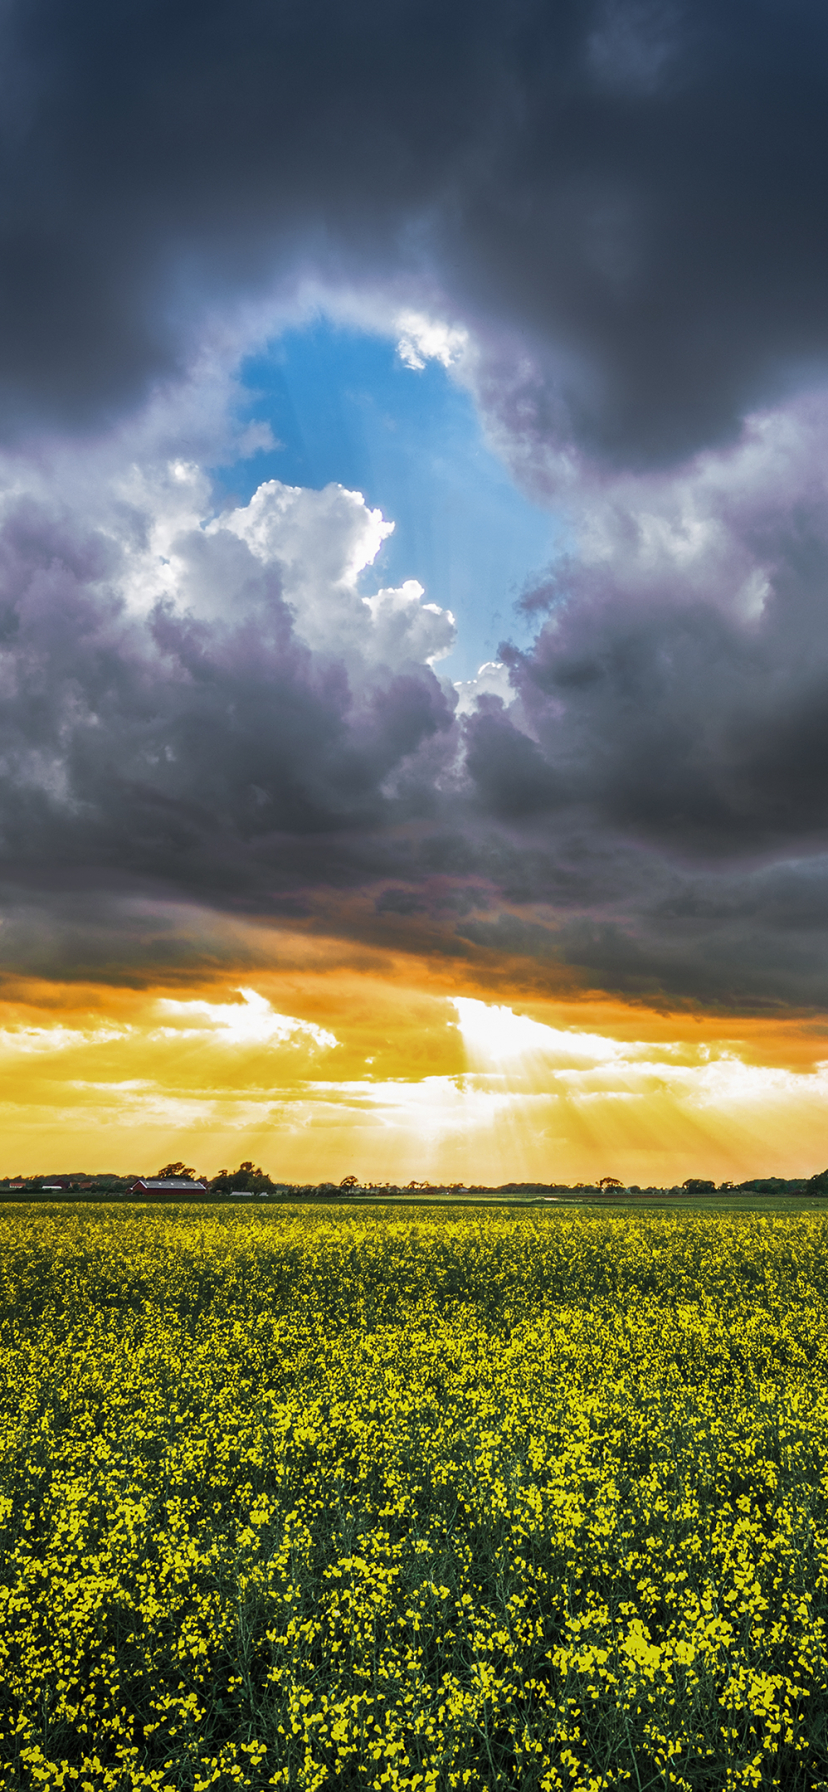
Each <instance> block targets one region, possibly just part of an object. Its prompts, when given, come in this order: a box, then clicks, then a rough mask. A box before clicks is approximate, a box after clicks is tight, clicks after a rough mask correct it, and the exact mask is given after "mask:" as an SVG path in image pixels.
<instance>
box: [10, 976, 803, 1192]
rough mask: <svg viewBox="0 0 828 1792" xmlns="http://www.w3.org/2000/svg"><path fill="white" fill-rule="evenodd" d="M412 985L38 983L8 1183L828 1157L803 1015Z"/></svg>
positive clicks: (324, 980)
mask: <svg viewBox="0 0 828 1792" xmlns="http://www.w3.org/2000/svg"><path fill="white" fill-rule="evenodd" d="M409 971H410V967H409V966H407V965H405V964H403V965H397V966H389V965H388V964H386V965H384V966H383V967H382V973H381V974H375V975H373V976H372V975H371V974H370V973H367V972H364V971H363V972H362V973H355V972H354V971H353V970H348V969H344V968H343V969H341V970H340V971H339V972H334V971H330V970H326V971H325V972H320V971H318V970H313V969H312V970H309V971H307V970H305V971H303V970H298V969H294V970H293V971H292V972H291V973H290V974H289V975H288V976H287V977H286V978H280V977H279V975H278V974H274V972H273V971H272V970H269V971H266V972H263V973H261V974H260V975H259V976H257V977H256V979H255V984H254V983H253V982H249V983H248V982H247V981H246V982H245V983H244V984H240V985H235V986H234V985H232V984H229V983H226V982H224V981H223V982H222V983H221V984H220V985H218V986H212V985H211V986H207V987H205V986H201V987H200V988H199V989H198V991H196V990H195V989H192V990H191V991H190V992H189V993H188V994H186V995H184V994H182V993H181V990H180V986H179V987H177V989H176V993H175V994H172V993H167V992H163V991H162V990H157V991H141V992H129V991H124V990H123V989H121V990H117V991H112V990H110V989H106V988H103V987H101V986H97V987H95V986H84V987H82V988H80V989H76V988H73V987H72V986H67V985H65V986H63V987H62V988H61V989H60V990H59V991H56V990H55V989H54V988H50V989H49V992H48V1006H46V1005H45V1004H44V1003H43V995H44V992H43V991H42V990H41V991H40V992H39V993H40V997H41V1001H40V1003H38V1000H37V994H38V992H37V991H36V990H35V989H33V988H32V989H30V990H29V992H28V999H27V1000H25V1001H18V1002H16V1003H14V1004H7V1005H6V1009H5V1012H4V1014H3V1025H2V1027H1V1028H0V1076H2V1097H1V1099H2V1114H3V1132H4V1141H5V1150H6V1156H7V1163H6V1173H7V1174H14V1173H21V1174H31V1173H32V1172H33V1171H35V1170H36V1169H37V1168H39V1167H42V1166H43V1165H44V1164H46V1163H47V1162H48V1164H51V1165H52V1167H53V1168H57V1167H58V1164H59V1163H60V1164H61V1165H64V1166H65V1167H66V1168H68V1169H72V1168H75V1169H79V1168H83V1167H84V1166H85V1165H87V1164H90V1163H91V1164H93V1165H97V1164H98V1163H99V1162H100V1164H101V1165H102V1166H105V1167H106V1168H107V1169H111V1170H113V1171H115V1172H118V1173H121V1174H124V1173H128V1172H130V1171H134V1172H135V1173H139V1172H140V1171H141V1170H142V1168H144V1167H145V1165H146V1163H147V1162H148V1163H149V1164H150V1165H152V1164H153V1163H154V1162H155V1160H156V1159H157V1160H158V1162H162V1161H166V1160H168V1159H171V1158H174V1157H179V1158H183V1159H186V1161H187V1162H188V1163H192V1164H193V1165H194V1166H195V1167H196V1168H197V1169H198V1170H199V1172H200V1173H205V1174H208V1175H215V1174H216V1173H217V1171H218V1169H219V1168H220V1167H221V1166H222V1165H224V1164H226V1163H228V1162H231V1161H232V1162H236V1161H238V1160H239V1159H240V1158H242V1157H249V1158H255V1160H256V1161H257V1162H262V1163H263V1164H264V1165H265V1167H266V1168H267V1169H268V1170H269V1172H270V1174H271V1176H273V1177H274V1179H276V1180H281V1181H285V1182H305V1181H315V1180H331V1181H337V1182H338V1181H339V1180H340V1179H341V1177H342V1176H343V1175H345V1174H346V1173H348V1172H349V1171H354V1172H355V1173H356V1174H357V1175H358V1176H359V1178H360V1180H362V1181H365V1182H385V1181H394V1182H399V1183H404V1182H407V1181H409V1180H410V1179H412V1178H414V1179H416V1180H420V1181H425V1180H427V1181H430V1182H433V1183H447V1182H463V1183H474V1182H491V1183H494V1184H497V1183H500V1182H505V1181H530V1180H533V1179H536V1180H539V1181H542V1182H562V1183H564V1182H569V1183H575V1182H590V1181H593V1180H595V1179H596V1178H598V1177H599V1176H601V1175H607V1174H612V1175H617V1176H618V1177H619V1178H620V1179H621V1180H622V1181H624V1182H627V1183H631V1182H637V1183H639V1184H640V1185H641V1186H642V1187H645V1186H647V1185H649V1184H655V1185H657V1186H662V1185H670V1184H672V1183H675V1182H681V1181H683V1180H684V1179H685V1177H686V1176H688V1175H692V1174H700V1175H706V1176H709V1177H713V1178H715V1179H716V1180H717V1181H724V1180H730V1181H739V1180H740V1179H742V1178H744V1177H747V1176H749V1175H750V1174H756V1173H757V1172H756V1169H755V1166H756V1164H757V1163H760V1164H761V1165H762V1166H764V1170H763V1173H765V1174H767V1175H778V1174H785V1173H787V1174H790V1175H796V1174H797V1173H799V1174H801V1175H805V1174H811V1173H812V1171H813V1166H814V1164H815V1163H817V1162H818V1160H819V1158H820V1154H821V1153H823V1154H824V1147H823V1136H824V1135H823V1126H824V1116H825V1104H826V1099H828V1050H827V1049H826V1043H825V1039H824V1036H822V1035H821V1034H820V1033H819V1031H817V1030H814V1028H813V1026H812V1024H811V1023H808V1022H802V1021H800V1022H794V1021H791V1022H788V1023H787V1024H784V1025H780V1024H779V1023H775V1024H774V1023H770V1022H768V1021H767V1020H759V1021H756V1020H753V1021H748V1022H746V1021H742V1022H740V1023H739V1024H738V1026H737V1025H734V1023H733V1022H732V1021H730V1022H728V1023H727V1025H726V1026H725V1025H724V1024H723V1023H722V1022H721V1020H719V1021H717V1022H715V1023H713V1024H711V1025H709V1026H705V1022H704V1018H703V1017H700V1016H698V1015H689V1016H688V1015H687V1014H686V1013H685V1014H672V1015H671V1014H663V1013H658V1012H655V1011H653V1010H647V1009H645V1008H640V1007H633V1006H631V1005H629V1006H627V1007H624V1006H623V1005H622V1004H618V1003H617V1002H616V1003H608V1002H603V1003H602V1002H601V1001H600V1000H599V1001H595V1000H593V1001H584V1002H582V1003H580V1004H578V1003H575V1002H571V1001H570V1002H568V1003H560V1002H549V1003H546V1004H544V1003H542V1002H538V1001H532V1002H531V1003H530V1004H528V1005H527V1004H526V1003H525V1002H521V1001H520V1000H519V999H518V1000H516V1001H515V1003H514V1006H511V1005H509V1004H507V1003H505V1002H503V1001H497V1002H492V1001H490V1000H484V999H482V997H481V996H474V995H470V994H467V995H462V996H448V995H446V994H444V993H443V991H442V990H441V988H440V987H439V982H440V978H439V976H435V977H433V978H430V977H429V972H428V967H427V966H423V967H422V973H423V974H422V978H421V979H417V980H415V982H414V984H413V985H410V984H407V983H406V981H405V974H406V973H407V972H409ZM246 975H249V972H248V973H246ZM429 982H431V983H432V985H433V986H432V987H431V988H429ZM435 985H436V987H435ZM322 1016H324V1022H323V1019H322V1018H321V1017H322ZM823 1054H824V1055H823Z"/></svg>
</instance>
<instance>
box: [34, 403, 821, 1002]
mask: <svg viewBox="0 0 828 1792" xmlns="http://www.w3.org/2000/svg"><path fill="white" fill-rule="evenodd" d="M783 422H784V423H785V429H782V425H777V426H776V433H774V429H768V430H765V433H764V435H762V433H761V431H760V435H759V438H758V439H757V441H754V442H753V443H750V442H749V443H748V444H747V445H746V446H745V448H744V449H743V451H742V460H743V464H742V465H741V467H740V468H735V467H734V465H733V462H732V459H729V458H728V457H727V456H722V457H720V460H719V461H718V463H716V464H714V463H712V462H710V461H708V463H707V465H706V469H705V470H704V472H703V474H702V473H700V472H697V473H696V475H695V476H690V475H687V476H686V477H685V478H684V482H683V483H682V482H681V481H679V482H676V481H667V480H662V481H661V482H660V483H659V482H658V481H656V482H653V483H652V484H651V486H650V487H649V488H645V487H644V486H642V484H641V482H638V483H636V484H634V486H632V487H630V488H629V489H628V490H627V491H626V495H625V494H624V493H622V491H621V489H620V488H619V487H614V488H612V490H611V491H610V493H609V495H607V494H604V496H603V497H602V498H601V499H600V500H595V501H594V511H593V515H592V533H591V536H587V533H586V531H585V546H584V550H583V553H582V554H581V556H580V557H579V558H578V559H577V560H575V561H573V563H572V564H571V566H569V567H568V568H567V567H563V568H559V569H558V571H557V574H556V577H555V579H554V580H552V581H550V583H548V584H547V585H546V586H545V587H543V588H542V589H540V590H539V591H538V592H536V593H530V594H528V595H527V604H528V605H529V606H530V607H532V606H534V608H535V610H536V612H537V614H538V620H539V623H540V625H541V626H540V632H539V634H538V638H537V641H536V644H535V647H534V648H533V650H532V651H531V652H528V653H525V654H522V655H521V654H518V653H517V652H516V651H515V650H508V655H507V657H508V659H509V662H510V667H511V676H512V682H513V688H514V691H515V693H516V694H515V696H514V700H513V701H512V702H511V703H510V704H506V705H504V703H503V702H502V701H501V700H500V698H498V697H496V696H492V695H486V694H483V695H482V696H481V697H480V698H479V699H478V701H477V703H476V704H475V705H472V708H471V712H470V713H467V714H465V715H460V714H458V713H457V712H456V709H455V701H454V695H453V692H452V690H451V687H450V686H449V685H448V684H447V683H446V682H445V681H441V679H440V677H439V664H438V665H437V667H436V669H433V668H432V666H431V665H430V664H429V663H428V662H427V657H426V656H427V655H428V653H429V652H434V651H437V652H439V651H442V650H443V648H444V647H445V645H446V641H447V638H448V637H447V634H446V629H447V624H446V621H445V618H444V617H443V616H441V614H440V613H438V612H435V611H433V610H432V611H428V610H426V609H425V608H424V606H423V605H422V604H421V602H420V596H419V595H418V593H419V588H418V587H412V586H403V587H401V588H399V589H398V590H393V591H392V590H384V591H383V590H379V591H378V592H376V593H375V594H374V595H372V596H371V597H370V600H369V601H368V602H365V601H364V600H363V598H362V597H361V596H360V594H359V590H358V586H357V582H356V580H357V575H356V574H355V573H354V570H353V568H354V566H355V565H357V564H359V563H360V562H362V561H370V559H371V557H372V554H373V552H374V551H375V548H376V544H377V541H378V539H379V534H380V532H381V531H380V527H379V524H378V520H377V518H376V516H375V515H374V514H373V513H371V512H370V511H368V510H367V508H366V507H365V505H364V504H363V503H362V501H361V500H360V499H358V498H357V497H354V496H353V495H349V494H347V493H343V492H341V490H339V489H338V488H328V489H327V490H326V491H325V492H323V493H318V494H317V493H297V492H292V491H291V490H290V489H289V488H285V487H279V486H277V485H276V484H275V483H273V484H271V485H269V486H266V487H263V488H261V490H260V492H259V494H257V496H256V497H255V498H254V500H253V501H252V503H251V505H250V506H249V507H247V508H245V509H243V510H237V511H235V512H233V513H232V514H230V515H226V516H224V517H221V518H218V519H216V520H215V521H213V522H212V523H210V524H209V525H208V526H207V527H202V528H199V527H197V526H194V524H193V512H192V505H193V503H195V502H196V499H197V497H198V489H199V488H198V481H197V479H195V476H194V475H193V476H192V478H191V481H190V485H187V482H186V480H185V482H184V484H183V485H181V484H179V483H178V482H177V477H176V469H173V474H171V475H170V476H169V480H168V485H167V486H164V484H163V479H161V476H160V475H158V476H157V477H156V483H155V486H154V487H153V488H152V491H153V495H152V497H151V499H150V498H148V499H147V500H146V504H147V508H146V509H145V510H144V511H143V512H142V511H141V510H140V508H139V507H138V506H137V504H133V505H132V507H131V509H130V508H128V507H125V506H124V504H123V502H121V501H120V500H119V503H118V504H117V505H115V506H114V508H112V509H110V510H109V511H106V513H105V514H104V515H101V516H99V517H98V518H97V520H93V519H92V518H91V515H90V518H89V519H88V520H87V524H86V526H85V527H81V526H79V525H78V523H77V522H76V521H75V520H73V518H72V517H71V516H70V515H69V513H68V512H67V511H65V510H61V509H60V508H59V507H58V505H57V503H53V504H52V505H51V507H49V506H48V505H47V504H45V503H44V501H42V500H41V501H39V502H36V501H35V499H34V498H32V497H28V498H20V499H16V500H8V501H7V504H6V513H5V519H4V521H3V524H2V528H1V529H0V694H2V706H0V854H1V862H0V872H2V887H3V892H4V895H3V914H4V925H3V929H2V932H0V964H2V965H3V966H4V967H5V970H6V972H7V974H8V973H12V972H16V971H17V972H19V971H21V970H27V969H28V970H30V971H33V972H37V973H39V974H44V975H54V974H63V975H67V974H68V975H75V976H112V977H114V978H116V980H121V979H124V978H126V979H138V980H139V981H140V980H141V979H142V978H144V977H146V976H150V977H152V976H154V975H157V974H158V973H159V972H163V974H165V975H174V974H175V972H176V969H178V970H180V971H181V972H182V973H185V974H186V972H187V969H188V967H192V966H194V965H195V964H196V963H199V962H201V963H203V964H205V965H207V964H213V965H214V966H218V965H220V964H221V963H222V962H223V957H224V955H225V954H226V953H227V952H228V951H230V952H231V953H232V949H233V948H232V942H231V944H230V945H229V946H228V939H229V937H230V936H228V935H227V933H226V930H225V931H224V932H223V931H222V925H221V920H220V918H221V916H222V915H224V916H225V917H226V918H227V921H228V923H230V922H232V920H233V918H234V917H235V918H236V919H243V918H244V917H245V916H248V917H265V918H266V917H268V916H269V917H271V918H272V919H273V920H274V921H278V920H279V919H280V918H281V919H282V920H287V921H288V922H290V921H291V920H293V919H295V918H296V917H303V916H304V917H309V918H310V919H311V920H312V922H313V924H314V925H319V926H321V927H323V928H326V929H328V930H329V931H333V932H337V931H339V932H340V933H341V934H342V936H343V937H345V938H349V937H350V938H351V939H353V940H355V941H357V940H359V939H360V938H363V939H368V940H371V941H373V942H382V941H385V942H386V943H387V944H388V945H389V946H393V947H395V948H397V949H400V948H401V949H403V950H412V951H436V952H439V953H442V954H447V955H449V957H451V955H457V956H458V957H460V958H462V957H468V955H469V954H470V953H471V954H473V955H477V956H478V959H479V962H480V964H481V965H484V966H485V963H486V962H488V963H489V964H490V965H491V966H492V967H496V965H497V964H498V963H502V962H503V959H504V956H505V957H506V958H507V959H508V960H509V963H510V965H511V972H510V974H513V975H520V974H523V975H525V976H526V978H527V980H528V981H529V982H534V983H535V984H537V983H540V984H541V985H544V986H546V987H554V986H555V984H556V981H559V980H560V976H561V974H562V969H563V972H564V973H565V972H566V971H567V970H568V969H572V968H574V969H575V970H576V971H577V973H578V974H579V975H580V976H583V977H585V978H586V980H587V982H588V983H589V984H591V985H592V986H594V987H599V988H606V989H609V990H614V991H620V992H623V993H625V994H631V995H637V996H640V997H645V998H648V999H654V1000H660V1001H673V1000H685V999H686V1000H690V1001H694V1000H698V1001H702V1002H705V1003H713V1004H719V1005H722V1006H725V1007H736V1008H745V1007H747V1008H751V1007H755V1006H759V1007H767V1006H771V1007H773V1006H775V1005H779V1004H781V1005H784V1004H786V1003H787V1004H790V1003H793V1004H795V1005H797V1006H803V1007H811V1008H818V1007H820V1006H824V1004H825V1003H826V1001H828V961H827V960H826V946H827V945H828V903H827V902H826V899H827V898H828V798H826V790H825V778H824V766H825V762H826V748H828V724H827V723H826V716H828V645H826V644H825V630H824V622H823V617H824V604H825V591H826V568H827V567H828V497H826V493H825V491H824V489H823V488H824V481H822V479H821V476H820V475H819V473H818V470H816V468H817V462H818V449H819V443H820V441H822V440H824V439H826V438H828V429H827V428H826V423H825V419H824V418H823V416H822V414H821V412H819V411H815V412H814V413H813V414H812V415H811V416H810V419H809V418H808V417H804V418H800V419H799V420H798V424H797V427H796V428H794V427H793V425H792V423H791V419H790V417H788V418H787V419H786V420H785V419H783ZM780 430H781V431H782V439H781V442H780V439H779V434H780ZM785 430H786V431H787V433H785ZM803 462H804V463H805V465H807V466H809V467H811V468H812V469H814V471H813V472H812V475H811V478H810V484H808V482H807V480H806V479H805V476H804V474H803V471H802V464H801V463H803ZM156 471H157V470H156ZM178 471H180V469H179V470H178ZM159 480H160V483H159ZM633 491H634V493H635V500H636V504H637V506H638V508H637V509H631V508H630V498H631V494H632V492H633ZM176 505H177V506H178V509H176ZM89 508H90V513H91V511H92V510H93V509H94V505H93V503H92V500H91V498H90V500H89ZM159 517H161V518H162V519H163V527H164V531H165V533H164V534H163V539H161V546H162V547H163V548H164V550H165V551H164V552H163V553H157V552H155V551H154V549H153V548H152V547H151V545H150V546H148V545H147V544H148V543H150V544H151V543H152V542H153V540H154V532H155V531H156V529H157V528H159V527H160V524H159V520H158V519H159ZM590 542H591V547H590V546H589V543H590ZM688 543H690V544H692V545H691V546H688ZM136 544H137V545H136ZM157 545H158V544H157V543H156V546H157ZM364 576H365V577H366V578H367V579H369V580H370V574H366V575H364ZM156 582H157V583H158V585H159V589H156ZM125 593H127V594H128V598H127V597H125V595H124V594H125ZM199 911H200V912H201V914H202V917H203V918H202V920H201V921H198V920H192V921H191V922H190V923H186V924H185V923H182V921H181V919H180V917H181V916H182V915H187V914H188V915H190V916H195V915H196V914H197V912H199ZM211 913H212V915H213V917H214V920H213V921H212V922H211V921H210V920H209V915H210V914H211ZM176 914H178V916H179V920H178V921H177V920H176ZM204 917H206V918H204ZM244 949H245V948H244V947H242V951H243V950H244ZM481 952H482V954H483V957H482V958H480V954H481ZM521 963H522V964H523V966H524V971H523V973H521V972H519V970H516V969H515V967H516V966H519V965H520V964H521ZM492 974H495V973H494V970H493V973H492Z"/></svg>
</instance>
